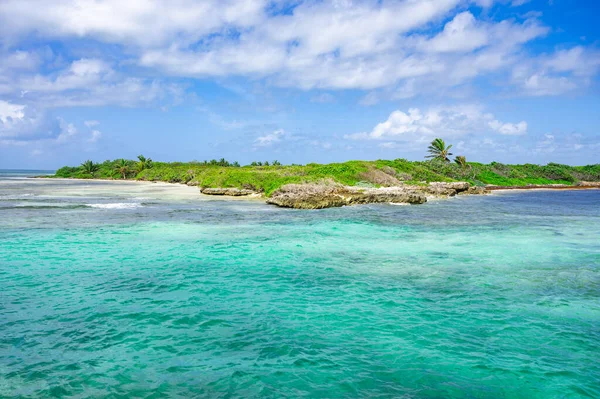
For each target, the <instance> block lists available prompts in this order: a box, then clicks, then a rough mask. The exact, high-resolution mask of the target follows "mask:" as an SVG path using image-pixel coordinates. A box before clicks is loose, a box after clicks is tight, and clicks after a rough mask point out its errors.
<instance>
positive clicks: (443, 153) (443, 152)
mask: <svg viewBox="0 0 600 399" xmlns="http://www.w3.org/2000/svg"><path fill="white" fill-rule="evenodd" d="M450 148H452V145H449V146H448V147H446V143H444V140H442V139H440V138H437V139H435V140H433V141H432V142H431V145H430V146H429V147H428V149H427V151H428V152H429V155H427V156H426V157H425V158H433V159H439V160H442V161H444V162H450V158H449V156H450V155H452V153H451V152H450Z"/></svg>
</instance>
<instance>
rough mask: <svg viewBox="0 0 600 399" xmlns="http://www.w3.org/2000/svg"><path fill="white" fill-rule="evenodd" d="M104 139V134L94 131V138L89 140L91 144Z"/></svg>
mask: <svg viewBox="0 0 600 399" xmlns="http://www.w3.org/2000/svg"><path fill="white" fill-rule="evenodd" d="M101 138H102V132H100V131H99V130H92V136H91V137H90V138H89V139H88V141H89V142H91V143H95V142H96V141H98V140H100V139H101Z"/></svg>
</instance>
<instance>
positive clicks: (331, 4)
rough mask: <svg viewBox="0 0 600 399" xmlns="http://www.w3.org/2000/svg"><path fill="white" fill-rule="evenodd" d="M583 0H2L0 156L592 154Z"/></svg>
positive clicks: (596, 33) (596, 31) (597, 59)
mask: <svg viewBox="0 0 600 399" xmlns="http://www.w3.org/2000/svg"><path fill="white" fill-rule="evenodd" d="M598 15H600V4H598V3H597V2H595V1H573V0H571V1H567V0H550V1H549V0H529V1H527V0H470V1H469V0H379V1H376V0H373V1H359V0H352V1H351V0H333V1H311V0H308V1H302V0H294V1H286V0H275V1H267V0H235V1H234V0H204V1H194V0H173V1H166V0H129V1H127V2H124V1H120V0H95V1H92V0H63V1H56V2H46V1H36V0H3V1H2V2H1V3H0V168H10V167H13V168H56V167H60V166H62V165H65V164H79V163H81V162H82V161H84V160H86V159H92V160H95V161H103V160H105V159H113V158H120V157H125V158H135V156H137V155H138V154H140V153H143V154H144V155H146V156H149V157H151V158H153V159H155V160H162V161H174V160H180V161H189V160H204V159H212V158H217V159H218V158H221V157H224V158H227V159H229V160H232V161H233V160H237V161H239V162H240V163H243V164H244V163H249V162H251V161H253V160H274V159H277V160H279V161H281V162H283V163H307V162H333V161H344V160H349V159H378V158H384V159H394V158H408V159H413V160H418V159H423V156H424V153H425V149H426V147H427V143H428V142H430V141H431V140H432V139H433V138H435V137H442V138H444V139H445V140H446V141H447V142H450V143H452V144H454V153H455V154H462V155H465V156H466V157H467V159H469V160H475V161H481V162H490V161H500V162H506V163H515V162H532V163H547V162H560V163H568V164H589V163H597V162H598V161H599V159H600V158H599V157H598V155H597V154H598V153H599V151H600V132H599V130H598V126H600V91H599V85H598V83H599V81H598V72H599V70H600V42H599V39H600V28H599V27H598V24H597V16H598Z"/></svg>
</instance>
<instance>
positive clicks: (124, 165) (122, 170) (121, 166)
mask: <svg viewBox="0 0 600 399" xmlns="http://www.w3.org/2000/svg"><path fill="white" fill-rule="evenodd" d="M115 172H117V173H119V174H120V175H121V176H123V179H126V178H127V173H129V163H128V162H127V161H126V160H124V159H118V160H117V164H116V165H115Z"/></svg>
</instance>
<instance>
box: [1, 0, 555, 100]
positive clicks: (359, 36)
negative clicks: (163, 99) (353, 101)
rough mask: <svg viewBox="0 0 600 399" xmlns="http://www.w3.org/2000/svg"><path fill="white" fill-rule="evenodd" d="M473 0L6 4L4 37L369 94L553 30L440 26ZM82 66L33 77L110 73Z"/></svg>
mask: <svg viewBox="0 0 600 399" xmlns="http://www.w3.org/2000/svg"><path fill="white" fill-rule="evenodd" d="M474 2H475V3H476V4H478V5H480V6H490V5H491V4H492V2H491V1H490V0H487V1H482V0H477V1H474ZM464 3H465V1H462V0H435V1H434V0H410V1H408V0H404V1H395V2H378V1H361V2H350V1H324V2H313V1H298V2H294V3H292V4H289V3H285V4H284V3H279V2H270V1H267V0H244V1H241V2H240V1H235V0H222V1H217V0H206V1H202V2H198V1H193V0H176V1H166V0H153V1H151V0H132V1H129V2H125V3H124V2H122V1H116V0H106V1H103V2H97V1H92V0H66V1H63V2H59V3H58V4H50V3H49V2H37V1H35V0H6V1H5V2H3V4H2V6H1V7H0V33H1V34H2V36H3V37H5V38H6V39H5V40H18V38H19V37H22V36H24V35H27V34H31V33H35V34H40V35H44V37H56V38H80V39H87V38H90V39H94V40H97V41H100V42H105V43H116V44H119V45H123V46H124V48H125V49H126V52H127V54H128V55H132V56H133V57H134V60H132V61H134V62H135V61H137V62H138V63H139V64H140V65H142V66H146V67H150V68H154V69H158V70H160V71H163V72H167V73H169V74H171V75H174V76H185V77H200V78H202V77H228V76H232V75H240V76H249V77H253V78H268V79H269V81H270V82H272V83H274V84H277V85H280V86H286V87H299V88H302V89H311V88H326V89H367V90H368V89H375V88H382V87H386V86H390V85H394V84H397V83H399V82H401V81H403V80H405V79H412V78H417V77H427V78H436V79H437V80H439V81H444V80H447V79H446V78H447V77H448V76H452V77H453V80H454V81H456V82H459V81H461V80H465V79H469V78H472V77H473V76H477V75H478V74H481V73H488V72H490V71H495V70H497V69H498V68H501V67H504V66H506V65H507V64H509V63H510V62H514V58H516V55H517V54H518V50H519V46H520V45H521V44H523V43H526V42H527V41H529V40H532V39H534V38H536V37H539V36H542V35H544V34H546V33H547V31H548V29H547V28H545V27H543V26H540V25H539V24H538V23H537V21H535V20H534V19H528V20H526V21H524V22H523V23H518V22H515V21H499V22H491V21H487V22H482V21H480V20H477V19H476V18H475V17H474V15H473V14H472V13H470V12H469V11H465V12H461V13H458V14H457V15H455V16H454V17H453V18H451V20H450V21H449V22H447V23H446V24H445V26H444V27H443V30H442V31H441V32H439V33H435V32H437V29H436V28H437V25H438V24H439V23H440V22H441V21H443V20H444V19H445V18H447V17H449V16H450V17H451V16H452V15H453V13H455V12H456V11H457V10H459V9H460V6H461V5H463V4H464ZM284 6H285V7H284ZM282 8H286V12H279V11H280V10H281V9H282ZM315 26H318V27H319V28H318V29H315ZM428 31H429V32H434V33H429V34H428V33H423V32H428ZM415 32H419V33H418V34H417V33H415ZM79 62H80V63H81V64H78V65H73V66H72V68H71V70H69V71H66V72H67V73H66V74H64V75H61V76H58V77H56V78H55V79H54V80H53V81H50V82H48V81H45V80H44V79H42V78H40V77H37V80H33V81H31V83H32V85H36V86H41V87H44V88H46V90H52V89H59V88H61V87H63V88H68V87H70V86H72V85H77V84H79V83H84V82H85V81H86V80H92V81H93V80H94V79H97V78H101V76H102V75H103V74H105V73H108V70H107V67H108V66H107V65H103V64H102V63H101V61H99V60H80V61H79ZM75 67H77V68H75ZM465 71H466V72H465ZM26 89H28V88H26Z"/></svg>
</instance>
